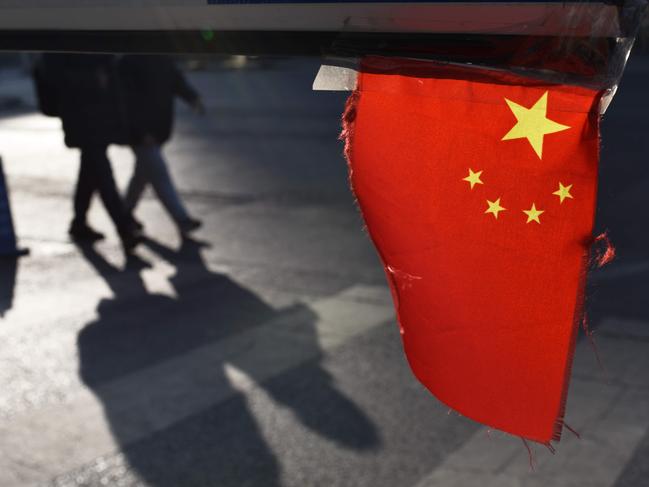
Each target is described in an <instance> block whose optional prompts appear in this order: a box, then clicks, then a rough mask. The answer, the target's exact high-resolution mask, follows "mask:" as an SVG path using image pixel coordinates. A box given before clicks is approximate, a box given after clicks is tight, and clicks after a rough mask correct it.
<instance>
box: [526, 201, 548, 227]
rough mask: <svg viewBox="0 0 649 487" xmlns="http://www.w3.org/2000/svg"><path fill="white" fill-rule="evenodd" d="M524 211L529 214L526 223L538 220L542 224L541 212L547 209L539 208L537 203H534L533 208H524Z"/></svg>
mask: <svg viewBox="0 0 649 487" xmlns="http://www.w3.org/2000/svg"><path fill="white" fill-rule="evenodd" d="M523 213H525V214H526V215H527V222H525V223H529V222H536V223H538V224H539V225H540V224H541V220H539V215H541V213H545V211H543V210H537V209H536V204H534V203H532V208H530V209H529V210H523Z"/></svg>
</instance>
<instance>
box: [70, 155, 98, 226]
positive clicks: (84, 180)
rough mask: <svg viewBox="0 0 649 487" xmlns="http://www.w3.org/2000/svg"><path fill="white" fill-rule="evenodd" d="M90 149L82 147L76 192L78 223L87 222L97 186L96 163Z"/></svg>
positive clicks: (75, 212)
mask: <svg viewBox="0 0 649 487" xmlns="http://www.w3.org/2000/svg"><path fill="white" fill-rule="evenodd" d="M89 156H90V154H89V153H88V150H83V149H81V157H80V161H79V176H78V177H77V187H76V189H75V192H74V220H73V222H74V223H76V224H79V225H81V224H84V225H85V223H86V215H87V214H88V208H90V200H91V199H92V193H93V192H94V191H95V188H96V174H95V171H94V165H93V164H92V161H91V159H90V157H89Z"/></svg>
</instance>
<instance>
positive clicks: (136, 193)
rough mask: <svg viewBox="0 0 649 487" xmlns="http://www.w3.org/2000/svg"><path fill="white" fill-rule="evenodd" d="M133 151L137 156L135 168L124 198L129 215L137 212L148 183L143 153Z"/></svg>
mask: <svg viewBox="0 0 649 487" xmlns="http://www.w3.org/2000/svg"><path fill="white" fill-rule="evenodd" d="M132 150H133V154H135V167H134V168H133V176H131V180H130V181H129V183H128V187H127V189H126V195H125V196H124V206H125V207H126V211H128V212H129V213H133V210H135V207H136V206H137V204H138V202H139V201H140V198H141V197H142V193H144V188H146V185H147V182H148V177H147V171H146V163H145V162H144V161H142V156H141V153H140V151H139V150H138V149H137V148H136V147H133V148H132Z"/></svg>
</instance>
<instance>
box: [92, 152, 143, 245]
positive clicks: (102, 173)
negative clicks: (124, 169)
mask: <svg viewBox="0 0 649 487" xmlns="http://www.w3.org/2000/svg"><path fill="white" fill-rule="evenodd" d="M106 150H107V147H105V146H103V147H96V148H94V155H93V163H94V167H95V172H96V177H97V189H98V190H99V196H100V197H101V201H102V203H103V204H104V207H105V208H106V211H108V214H109V215H110V218H111V220H113V223H114V225H115V227H116V228H117V232H118V233H119V236H120V238H121V239H122V244H123V245H124V249H125V250H126V251H127V252H129V251H130V250H131V249H132V248H133V247H135V245H136V244H137V238H136V237H135V236H134V234H133V223H132V221H131V218H130V215H129V214H128V212H127V211H126V209H125V208H124V203H123V202H122V200H121V198H120V196H119V193H118V191H117V185H116V184H115V178H114V177H113V169H112V167H111V165H110V161H109V160H108V155H107V154H106Z"/></svg>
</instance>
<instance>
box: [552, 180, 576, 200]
mask: <svg viewBox="0 0 649 487" xmlns="http://www.w3.org/2000/svg"><path fill="white" fill-rule="evenodd" d="M571 189H572V184H569V185H568V186H564V185H563V184H562V183H559V189H558V190H556V191H555V192H554V193H552V194H556V195H557V196H558V197H559V203H563V200H565V199H566V198H570V199H572V195H571V194H570V190H571Z"/></svg>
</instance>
